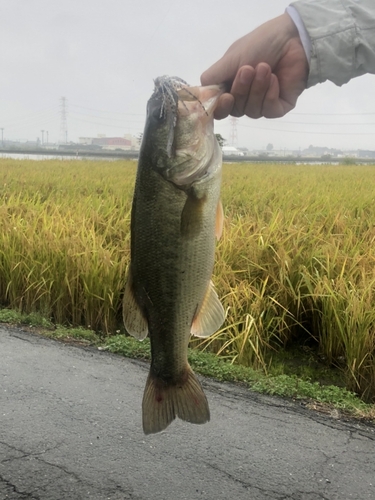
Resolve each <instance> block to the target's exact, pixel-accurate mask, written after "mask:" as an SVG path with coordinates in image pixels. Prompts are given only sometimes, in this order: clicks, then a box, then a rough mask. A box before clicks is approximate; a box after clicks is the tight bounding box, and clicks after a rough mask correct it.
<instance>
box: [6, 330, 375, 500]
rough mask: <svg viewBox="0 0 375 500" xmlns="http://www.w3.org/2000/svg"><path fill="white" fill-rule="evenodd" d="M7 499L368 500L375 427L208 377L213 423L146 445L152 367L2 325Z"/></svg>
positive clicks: (373, 484)
mask: <svg viewBox="0 0 375 500" xmlns="http://www.w3.org/2000/svg"><path fill="white" fill-rule="evenodd" d="M0 353H1V357H0V499H1V500H3V499H12V500H15V499H17V500H18V499H35V500H47V499H48V500H60V499H61V500H62V499H69V500H80V499H98V500H99V499H100V500H102V499H108V500H109V499H111V500H120V499H121V500H126V499H134V500H141V499H142V500H153V499H157V500H159V499H160V500H185V499H186V500H195V499H197V500H224V499H225V500H227V499H235V500H242V499H246V500H265V499H267V500H268V499H274V500H286V499H292V500H321V499H329V500H348V499H357V500H366V499H372V500H373V499H374V498H375V429H374V428H371V427H367V426H365V425H362V424H358V423H355V422H344V421H340V420H338V419H336V420H335V419H333V418H329V417H327V416H323V415H320V414H318V413H315V412H312V411H310V410H307V409H306V408H303V407H302V406H301V405H299V404H298V403H294V402H288V401H283V400H280V399H276V398H270V397H264V396H260V395H256V394H253V393H251V392H250V391H248V390H245V389H242V388H240V387H236V386H234V385H228V384H219V383H216V382H213V381H210V380H208V379H203V386H204V388H205V392H206V394H207V397H208V400H209V403H210V408H211V422H210V423H208V424H205V425H203V426H196V425H190V424H187V423H183V422H181V421H175V422H174V423H173V424H172V425H171V426H170V427H169V428H168V429H167V430H166V431H165V432H163V433H161V434H157V435H151V436H144V435H143V433H142V429H141V400H142V394H143V388H144V384H145V380H146V375H147V371H148V367H147V364H145V363H142V362H137V361H133V360H129V359H125V358H122V357H118V356H114V355H111V354H109V353H106V352H101V351H97V350H94V349H84V348H80V347H75V346H71V345H67V344H63V343H59V342H56V341H51V340H48V339H45V338H41V337H39V336H36V335H32V334H30V333H27V332H24V331H22V330H18V329H13V328H11V329H7V328H4V327H0Z"/></svg>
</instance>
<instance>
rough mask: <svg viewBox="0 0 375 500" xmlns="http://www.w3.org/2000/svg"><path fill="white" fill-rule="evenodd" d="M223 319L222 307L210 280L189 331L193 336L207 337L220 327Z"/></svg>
mask: <svg viewBox="0 0 375 500" xmlns="http://www.w3.org/2000/svg"><path fill="white" fill-rule="evenodd" d="M224 319H225V312H224V308H223V306H222V305H221V302H220V300H219V298H218V296H217V293H216V292H215V289H214V285H213V283H212V281H211V282H210V284H209V286H208V288H207V292H206V295H205V297H204V299H203V302H202V305H201V307H200V309H199V311H198V313H197V314H196V316H195V318H194V320H193V323H192V325H191V330H190V332H191V334H192V335H194V336H195V337H202V338H204V337H209V336H210V335H212V334H213V333H215V332H216V331H217V330H218V329H219V328H220V327H221V325H222V324H223V322H224Z"/></svg>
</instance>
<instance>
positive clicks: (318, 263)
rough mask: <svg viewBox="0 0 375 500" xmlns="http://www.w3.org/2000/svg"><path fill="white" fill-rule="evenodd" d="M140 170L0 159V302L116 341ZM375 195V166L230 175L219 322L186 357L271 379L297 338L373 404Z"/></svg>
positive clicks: (260, 168)
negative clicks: (199, 352)
mask: <svg viewBox="0 0 375 500" xmlns="http://www.w3.org/2000/svg"><path fill="white" fill-rule="evenodd" d="M135 171H136V163H135V162H130V161H113V162H109V161H77V160H73V161H71V160H65V161H58V160H44V161H40V162H36V161H32V160H31V161H27V160H22V161H21V160H7V159H3V160H0V217H1V219H0V220H1V232H0V303H1V304H2V305H5V306H9V307H12V308H16V309H20V310H22V311H24V312H33V311H38V312H42V313H43V314H45V315H46V316H48V317H50V318H52V319H53V320H54V321H55V322H56V323H65V324H67V323H69V324H72V325H77V326H78V325H85V326H90V327H91V328H93V329H95V330H101V331H103V332H105V333H108V334H111V333H113V332H115V331H116V330H117V329H119V328H120V325H121V298H122V294H123V290H124V285H125V280H126V268H127V266H128V263H129V229H130V210H131V200H132V193H133V185H134V178H135ZM374 193H375V168H374V166H342V165H341V166H329V165H315V166H312V165H310V166H305V165H273V164H233V165H225V166H224V172H223V188H222V198H223V205H224V210H225V216H226V219H225V227H224V234H223V237H222V238H221V241H220V242H219V243H218V247H217V256H216V264H215V269H214V276H213V279H214V282H215V285H216V287H217V290H218V293H219V296H220V297H221V299H222V301H223V304H224V307H225V309H226V311H227V317H226V322H225V324H224V325H223V327H222V329H221V330H220V331H219V332H217V333H216V334H215V335H214V336H213V337H211V338H209V339H206V340H205V341H204V342H203V343H202V341H201V340H200V341H197V340H195V341H193V345H198V344H199V346H200V348H201V349H209V350H211V351H213V352H216V353H219V354H220V355H222V356H225V357H226V358H227V359H230V360H231V361H232V362H234V363H241V364H244V365H251V366H256V367H260V368H262V369H263V370H265V371H267V369H268V366H269V363H270V362H271V360H272V353H274V352H275V350H278V349H282V348H284V347H286V346H288V345H290V344H291V343H293V342H295V341H296V340H297V341H298V339H299V338H301V335H302V336H303V337H304V338H305V339H306V338H309V339H311V342H315V343H316V346H317V349H318V351H319V353H320V355H321V356H322V358H323V359H325V360H326V362H327V363H328V364H332V365H337V366H339V367H340V368H341V369H342V373H343V378H344V379H345V382H346V385H347V387H348V388H350V389H352V390H354V391H356V392H358V394H361V395H362V397H363V398H364V399H366V400H367V401H374V398H375V333H374V331H375V330H374V325H375V313H374V311H375V297H374V286H375V274H374V268H375V266H374V263H375V251H374V240H375V194H374Z"/></svg>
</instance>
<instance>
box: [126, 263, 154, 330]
mask: <svg viewBox="0 0 375 500" xmlns="http://www.w3.org/2000/svg"><path fill="white" fill-rule="evenodd" d="M132 282H133V280H132V274H131V272H130V270H129V273H128V280H127V282H126V286H125V294H124V300H123V303H122V317H123V320H124V325H125V328H126V331H127V332H128V333H129V334H130V335H132V336H133V337H135V338H136V339H138V340H144V339H145V338H146V337H147V334H148V324H147V320H146V318H145V317H144V315H143V313H142V311H141V309H140V307H139V305H138V304H137V302H136V300H135V297H134V293H133V286H132Z"/></svg>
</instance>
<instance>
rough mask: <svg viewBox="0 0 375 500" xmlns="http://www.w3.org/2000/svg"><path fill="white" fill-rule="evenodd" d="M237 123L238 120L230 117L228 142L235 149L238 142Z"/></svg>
mask: <svg viewBox="0 0 375 500" xmlns="http://www.w3.org/2000/svg"><path fill="white" fill-rule="evenodd" d="M237 122H238V118H236V117H235V116H231V117H230V124H231V134H230V142H231V144H232V146H234V147H237V141H238V136H237Z"/></svg>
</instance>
